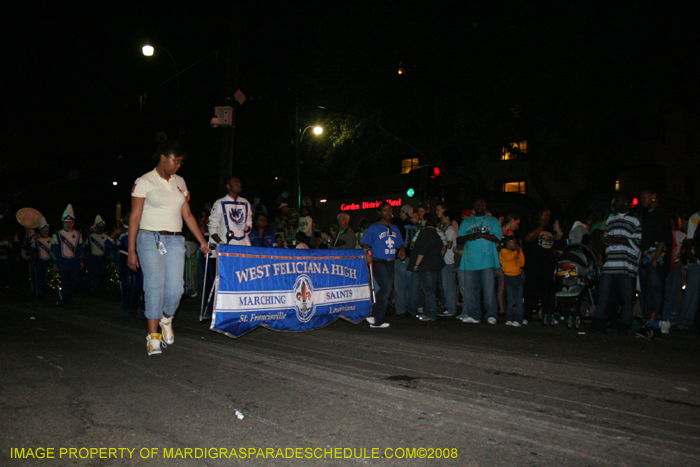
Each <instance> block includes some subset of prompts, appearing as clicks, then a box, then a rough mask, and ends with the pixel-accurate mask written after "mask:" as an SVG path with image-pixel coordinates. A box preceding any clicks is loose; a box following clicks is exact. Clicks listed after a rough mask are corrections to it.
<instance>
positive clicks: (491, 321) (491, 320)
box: [486, 317, 498, 324]
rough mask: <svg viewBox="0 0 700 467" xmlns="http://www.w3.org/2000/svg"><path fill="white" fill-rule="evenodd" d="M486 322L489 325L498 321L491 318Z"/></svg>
mask: <svg viewBox="0 0 700 467" xmlns="http://www.w3.org/2000/svg"><path fill="white" fill-rule="evenodd" d="M486 322H487V323H489V324H496V323H497V322H498V320H497V319H496V318H494V317H491V318H489V319H487V320H486Z"/></svg>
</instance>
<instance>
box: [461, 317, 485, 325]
mask: <svg viewBox="0 0 700 467" xmlns="http://www.w3.org/2000/svg"><path fill="white" fill-rule="evenodd" d="M462 322H463V323H467V324H479V323H480V322H481V321H478V320H475V319H474V318H472V317H471V316H467V317H466V318H462Z"/></svg>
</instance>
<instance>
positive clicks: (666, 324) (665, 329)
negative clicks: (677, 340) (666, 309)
mask: <svg viewBox="0 0 700 467" xmlns="http://www.w3.org/2000/svg"><path fill="white" fill-rule="evenodd" d="M659 328H660V329H661V334H668V333H669V332H670V331H671V322H670V321H669V320H667V319H666V320H663V321H659Z"/></svg>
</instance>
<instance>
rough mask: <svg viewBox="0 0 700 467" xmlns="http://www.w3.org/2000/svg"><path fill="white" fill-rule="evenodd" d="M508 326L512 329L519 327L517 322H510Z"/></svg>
mask: <svg viewBox="0 0 700 467" xmlns="http://www.w3.org/2000/svg"><path fill="white" fill-rule="evenodd" d="M510 325H511V326H513V327H514V328H519V327H520V323H518V322H517V321H511V322H510Z"/></svg>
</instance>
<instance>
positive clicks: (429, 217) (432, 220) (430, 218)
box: [423, 212, 437, 227]
mask: <svg viewBox="0 0 700 467" xmlns="http://www.w3.org/2000/svg"><path fill="white" fill-rule="evenodd" d="M423 220H424V221H425V226H426V227H436V226H437V217H436V216H435V214H433V213H432V212H426V213H425V214H423Z"/></svg>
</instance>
